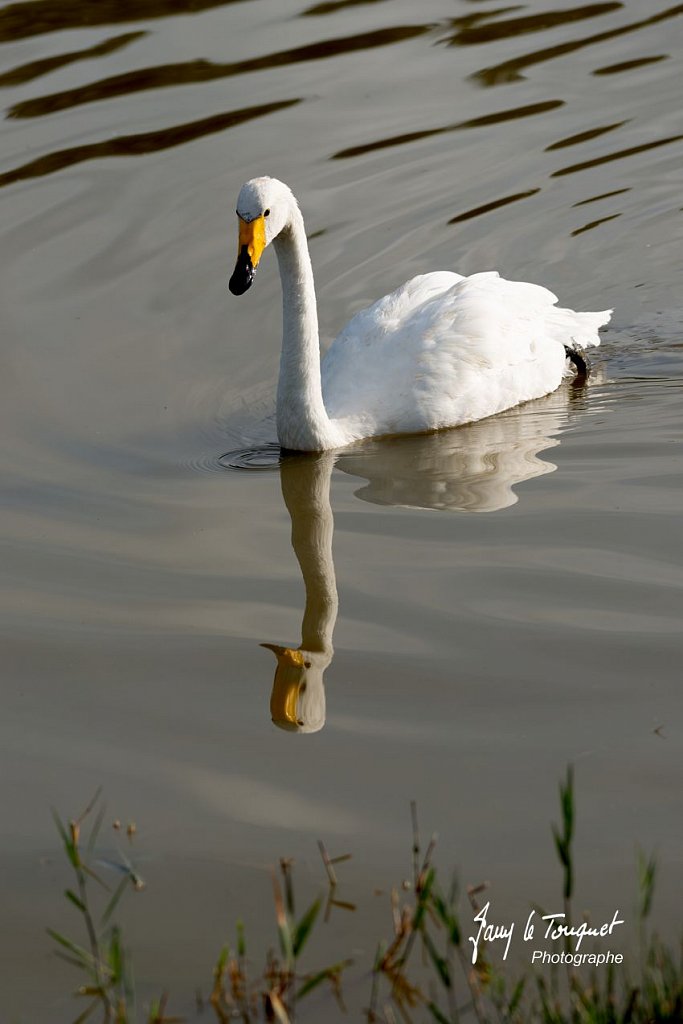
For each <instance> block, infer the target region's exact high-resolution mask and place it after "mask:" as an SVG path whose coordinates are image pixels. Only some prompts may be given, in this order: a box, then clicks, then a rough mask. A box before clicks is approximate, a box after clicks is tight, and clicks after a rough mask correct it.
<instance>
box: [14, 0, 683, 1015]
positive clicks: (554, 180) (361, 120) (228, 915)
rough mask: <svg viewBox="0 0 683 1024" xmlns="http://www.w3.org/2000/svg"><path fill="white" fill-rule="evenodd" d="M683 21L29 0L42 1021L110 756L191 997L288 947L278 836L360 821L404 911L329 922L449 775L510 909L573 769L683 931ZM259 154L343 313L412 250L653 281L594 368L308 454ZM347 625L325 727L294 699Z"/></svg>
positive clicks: (458, 6) (612, 289)
mask: <svg viewBox="0 0 683 1024" xmlns="http://www.w3.org/2000/svg"><path fill="white" fill-rule="evenodd" d="M682 27H683V5H681V4H677V5H671V4H667V2H666V0H648V2H647V3H640V2H636V0H623V2H601V3H591V4H587V5H581V4H579V3H576V2H574V3H573V4H572V3H569V2H558V0H531V2H522V3H516V4H501V3H499V2H496V0H477V2H474V0H421V2H420V3H419V4H416V3H414V2H408V0H375V2H372V0H365V2H359V0H331V2H324V3H314V2H310V3H306V2H302V0H279V2H276V0H243V2H229V0H223V2H221V0H205V2H195V3H189V2H187V3H185V2H183V3H171V2H170V0H165V2H164V0H145V2H139V0H138V2H137V3H131V2H129V0H106V2H105V0H98V3H88V2H83V3H72V4H63V3H60V2H58V0H25V2H21V3H11V4H7V5H5V6H4V7H3V8H2V9H0V62H1V63H0V88H1V89H2V102H3V107H4V111H5V120H4V122H3V124H2V149H1V153H0V210H1V213H0V232H1V234H2V250H1V252H2V273H1V275H0V310H1V312H2V356H1V359H2V374H1V375H0V393H1V402H0V415H1V417H2V439H3V445H2V454H1V456H0V458H1V470H2V504H3V515H2V545H3V566H4V572H3V576H2V585H1V588H0V602H1V603H2V612H3V617H2V665H3V683H4V685H3V697H2V715H1V717H0V740H1V749H2V754H1V757H2V761H1V762H0V794H1V800H2V803H1V805H0V806H1V807H2V816H1V818H0V900H1V904H0V905H1V906H2V928H1V929H0V963H1V964H2V968H1V971H2V973H3V974H4V975H5V979H4V980H3V981H2V983H1V984H0V993H1V994H0V1001H1V1003H2V1005H1V1006H0V1016H1V1017H2V1019H3V1020H8V1021H15V1022H19V1021H21V1022H24V1021H26V1022H28V1021H30V1022H32V1024H35V1022H38V1024H42V1022H45V1024H47V1022H50V1024H58V1022H62V1021H67V1020H70V1019H71V1018H72V1016H73V1003H72V1001H71V997H70V994H69V993H70V990H71V988H72V986H73V984H74V983H75V978H74V975H73V974H72V973H70V968H69V967H67V966H66V965H64V964H62V963H60V962H58V961H56V960H55V959H54V958H53V957H52V955H51V952H50V946H49V940H48V939H47V937H46V936H45V935H44V932H43V928H44V926H45V925H46V924H52V925H54V926H57V927H63V928H65V929H69V928H73V927H75V924H74V919H73V918H72V917H70V916H69V915H68V911H67V910H64V909H63V908H62V905H61V904H62V902H63V900H62V896H61V890H62V888H63V887H64V885H65V884H66V875H65V870H64V868H63V866H62V864H61V859H60V856H59V853H58V849H57V843H56V837H55V834H54V828H53V825H52V822H51V819H50V815H49V805H50V804H53V805H55V806H57V807H58V808H60V809H61V810H62V811H63V812H64V813H65V814H75V813H76V812H77V810H78V809H79V808H80V806H81V805H82V804H83V803H84V802H85V801H86V800H87V798H88V797H89V796H90V794H91V793H92V791H93V790H94V788H95V787H96V786H97V785H99V784H102V785H103V786H104V789H105V792H106V797H107V800H108V804H109V807H110V810H111V817H112V818H113V817H115V816H118V817H120V818H122V819H123V820H128V819H134V820H135V821H136V822H137V823H138V829H139V840H138V842H137V846H138V862H139V867H140V870H141V871H142V872H143V873H144V874H145V876H146V878H147V880H148V883H149V884H148V888H147V891H146V892H145V893H144V895H142V896H140V897H138V898H135V899H132V900H131V902H130V908H129V910H128V913H127V916H126V917H125V925H126V930H127V932H128V936H129V939H130V941H131V943H132V945H133V947H134V950H135V956H136V964H137V976H138V981H139V985H140V991H141V994H142V995H143V996H146V995H147V994H148V993H149V992H151V991H152V990H154V989H158V988H159V987H161V986H163V985H168V983H169V982H171V981H172V982H173V989H172V993H173V996H174V1000H175V1002H174V1007H175V1008H176V1009H177V1010H179V1011H184V1012H188V1013H191V1012H192V1005H193V992H194V989H195V987H196V986H198V985H199V986H202V987H204V988H205V989H206V987H207V986H208V984H209V978H210V971H209V966H210V962H211V959H212V957H213V956H214V955H215V953H216V951H217V949H218V947H219V945H220V943H221V942H222V940H223V939H224V938H225V937H226V935H228V934H229V932H230V930H231V927H232V922H233V921H234V920H235V918H237V917H238V916H240V915H242V916H243V917H244V918H245V920H246V922H247V927H248V931H249V934H250V936H251V937H252V943H253V946H254V947H256V948H258V947H259V946H260V945H261V944H263V945H265V943H266V941H270V939H271V937H272V935H273V932H272V928H271V923H270V921H271V907H270V897H269V881H268V876H267V873H266V867H267V866H268V865H269V864H271V863H273V862H274V861H275V860H276V859H277V857H278V856H280V855H285V854H289V855H293V856H294V857H295V858H296V859H297V863H298V871H299V875H300V878H301V882H302V885H303V887H304V889H306V888H308V890H310V891H315V890H316V888H317V886H318V885H319V884H320V881H321V868H320V864H319V861H318V857H317V849H316V845H315V840H316V839H317V838H318V837H322V838H324V839H325V840H326V842H327V843H328V845H329V846H330V848H331V849H333V850H334V851H335V852H345V851H346V850H351V851H353V853H354V859H353V860H352V861H351V862H350V863H349V864H348V865H346V866H345V869H344V870H345V873H344V879H345V883H344V884H345V886H346V889H345V892H346V894H347V896H348V898H353V899H355V900H357V901H358V902H359V904H362V906H363V908H364V909H362V910H359V911H358V913H357V914H356V915H355V916H354V915H351V914H346V915H344V914H343V913H340V914H339V916H338V919H337V922H336V925H335V928H334V929H332V928H331V929H328V930H327V931H325V932H324V944H325V948H326V949H327V948H328V947H329V950H331V951H334V952H336V953H337V954H338V955H346V954H347V953H348V951H349V949H354V950H355V952H356V955H357V956H358V960H359V963H360V964H361V968H360V969H359V970H360V972H361V973H360V975H359V976H360V977H361V978H362V970H363V969H365V968H366V967H367V966H368V965H369V964H370V961H371V957H372V952H373V949H374V942H375V939H376V938H377V937H379V936H380V935H382V934H387V933H388V932H389V930H390V920H389V911H388V904H387V901H386V898H384V897H375V896H373V895H372V893H373V891H374V889H375V888H376V887H377V886H384V887H386V886H387V885H389V884H390V883H391V882H393V881H396V880H398V879H400V878H401V877H403V876H404V875H405V874H406V872H407V870H408V864H409V842H410V840H409V816H408V801H409V799H410V798H415V799H417V801H418V803H419V807H420V814H421V818H422V821H423V823H424V827H425V829H427V830H431V829H432V828H438V829H439V831H440V834H441V844H440V849H441V854H440V855H441V859H442V863H443V864H444V865H449V864H452V863H455V862H457V863H458V864H459V865H460V868H461V874H462V877H463V878H464V879H465V880H466V881H471V882H478V881H480V880H482V879H488V880H490V881H491V884H492V898H493V899H494V900H495V905H496V907H497V908H498V909H499V913H500V915H501V916H502V915H506V916H507V917H515V916H516V917H518V918H521V917H522V916H524V917H526V913H527V910H528V906H529V904H530V903H531V902H532V901H538V902H540V903H543V904H544V905H551V904H553V902H555V901H556V899H557V897H558V896H559V877H558V876H559V872H558V869H557V867H556V866H555V864H554V861H553V854H552V849H551V840H550V831H549V822H550V819H551V818H552V817H553V816H554V815H555V813H556V812H555V803H556V783H557V780H558V778H559V777H560V775H561V774H563V772H564V770H565V766H566V764H567V762H569V761H571V762H573V763H574V764H575V765H576V771H577V787H578V801H579V831H578V837H577V855H578V870H579V880H580V881H579V905H580V906H581V907H586V908H588V909H590V910H591V912H592V914H593V915H594V917H595V918H596V919H599V920H602V919H603V918H602V917H601V914H603V913H605V916H606V917H611V914H612V912H613V910H614V909H615V907H617V906H618V907H619V908H620V909H621V910H622V911H623V912H624V915H625V916H626V917H627V921H629V922H630V923H629V925H628V927H629V934H628V936H625V937H624V944H625V945H626V944H628V942H629V941H630V940H631V939H632V938H633V923H632V919H633V915H632V913H631V907H632V897H633V876H634V872H633V859H634V848H635V845H636V844H641V845H642V846H644V847H645V848H647V849H650V848H653V847H656V849H657V850H658V853H659V858H660V865H661V882H660V889H659V896H658V900H657V904H656V909H655V918H656V921H657V924H658V925H659V926H660V928H662V929H663V930H664V931H665V932H666V931H667V930H668V931H672V930H674V929H675V928H676V927H677V926H678V925H679V923H680V921H679V910H680V905H681V900H680V897H681V888H680V879H681V868H682V867H683V830H682V826H681V821H682V820H683V818H682V817H681V814H680V796H681V781H682V779H681V763H682V762H681V754H682V746H683V744H682V741H681V736H682V731H681V727H682V724H683V723H682V715H681V702H680V696H679V688H680V666H681V656H682V654H683V643H682V641H681V613H682V611H683V589H682V588H683V569H682V566H681V510H682V508H683V485H682V477H681V470H682V469H683V459H682V452H681V428H682V426H683V413H682V408H681V398H682V388H681V383H682V380H683V374H682V370H683V347H682V339H683V304H681V301H680V288H681V276H682V271H683V248H682V242H683V214H682V213H681V205H682V200H681V195H682V192H681V157H682V155H683V123H682V121H681V113H680V97H681V76H680V66H681V65H680V61H681V55H682V50H683V45H682V42H681V40H682V36H681V31H682ZM261 173H268V174H273V175H276V176H278V177H280V178H283V179H284V180H285V181H287V182H288V183H290V184H291V185H292V187H293V188H294V190H295V192H296V193H297V195H298V196H299V198H300V200H301V203H302V208H303V210H304V214H305V217H306V222H307V227H308V230H309V234H310V238H311V251H312V256H313V262H314V267H315V272H316V280H317V288H318V298H319V303H320V319H321V331H322V335H323V343H324V344H327V343H328V342H329V340H330V339H331V338H332V337H334V335H335V334H336V332H337V331H338V329H339V328H340V327H341V325H342V324H343V323H344V322H345V321H346V319H347V318H348V317H349V316H350V314H351V313H353V312H354V311H356V310H357V309H359V308H361V307H363V306H364V305H367V304H368V303H369V302H370V301H372V300H373V299H375V298H376V297H377V296H379V295H382V294H384V293H385V292H386V291H388V290H390V289H392V288H394V287H395V286H396V285H398V284H399V283H401V282H402V281H404V280H405V279H406V278H408V277H409V276H411V275H412V274H415V273H418V272H422V271H425V270H432V269H438V268H453V269H456V270H458V271H460V272H463V273H470V272H474V271H477V270H486V269H491V268H496V269H498V270H500V271H501V272H503V273H505V274H506V275H507V276H509V277H512V278H520V279H526V280H532V281H538V282H539V283H542V284H545V285H547V286H548V287H550V288H551V289H553V290H554V291H555V292H557V293H558V294H559V295H560V296H561V299H562V302H563V303H564V304H567V305H573V306H575V307H577V308H580V309H581V308H583V309H603V308H605V307H610V306H613V307H614V308H615V310H616V312H615V317H614V322H613V327H612V328H610V330H609V331H608V332H607V334H606V336H605V340H604V344H603V348H602V349H601V352H600V358H599V360H598V365H597V367H596V373H595V375H594V377H593V379H592V382H591V384H590V386H589V387H587V388H585V389H583V390H581V389H579V390H577V389H575V388H570V387H564V388H562V389H561V390H560V391H559V392H557V393H556V394H555V395H552V396H550V397H548V398H547V399H545V400H543V401H540V402H538V403H535V404H532V405H530V406H528V407H525V408H523V409H519V410H514V411H512V412H509V413H507V414H504V415H502V416H500V417H498V418H496V419H494V420H491V421H489V422H485V423H480V424H477V425H475V426H473V427H471V428H465V429H462V430H460V431H453V432H449V433H444V434H442V435H438V436H432V437H426V438H405V439H402V440H397V441H391V442H386V443H381V444H380V443H369V444H366V445H363V446H360V447H359V448H358V449H357V450H354V451H352V452H347V453H345V454H344V455H343V456H341V457H340V458H339V460H338V461H337V462H336V464H335V460H334V458H331V457H324V458H322V459H306V458H303V459H297V460H294V462H291V461H290V462H289V463H287V464H285V465H284V466H283V467H282V469H281V470H280V468H279V467H278V465H277V459H276V458H274V456H273V451H272V449H268V448H264V449H262V450H261V449H258V446H261V445H267V444H269V443H272V442H273V441H274V439H275V434H274V423H273V418H272V417H273V392H274V380H275V376H276V372H277V361H278V355H279V330H280V316H281V313H280V293H279V281H278V278H277V270H276V265H275V260H274V259H272V258H269V257H268V256H267V257H266V258H265V259H264V261H263V265H262V268H261V270H260V271H259V275H258V279H257V282H256V285H255V287H254V288H253V289H252V291H251V292H250V293H249V294H248V295H247V296H246V297H245V298H244V299H242V300H239V301H238V300H237V299H234V298H233V297H232V296H230V295H229V294H228V292H227V278H228V275H229V273H230V271H231V269H232V260H233V257H234V252H235V245H236V230H235V229H236V226H235V223H234V220H235V218H234V213H233V211H234V203H235V197H236V194H237V191H238V189H239V186H240V185H241V183H242V182H243V181H244V180H246V179H247V178H249V177H252V176H254V175H255V174H261ZM241 449H247V450H248V452H251V453H252V454H251V455H249V454H247V455H244V454H243V455H241V456H239V455H238V456H234V455H233V456H229V457H228V458H227V459H226V460H223V462H221V459H220V457H221V456H222V455H223V454H224V453H226V452H234V451H236V450H241ZM255 449H257V450H258V451H260V452H261V454H254V450H255ZM230 462H233V463H238V464H240V463H241V464H247V465H252V467H253V466H254V465H256V466H257V467H258V466H260V467H261V468H262V471H261V472H256V471H251V472H249V471H241V472H238V471H234V470H232V469H230V468H229V464H230ZM332 530H334V539H333V543H332ZM292 531H293V534H294V541H295V544H294V549H293V548H292V544H291V543H290V534H291V533H292ZM306 594H308V602H307V601H306ZM302 630H303V633H302ZM311 634H317V635H320V636H323V637H324V638H325V643H326V645H327V654H325V655H324V656H319V658H318V660H317V661H316V662H315V663H314V664H313V665H312V666H311V668H310V669H307V670H306V671H307V672H308V673H309V680H308V681H309V684H310V685H309V691H308V692H309V693H310V695H311V699H310V701H309V706H308V710H307V712H306V721H305V722H304V727H305V730H306V729H308V728H309V727H310V729H313V728H315V729H316V730H317V731H314V732H309V734H307V735H302V734H297V733H296V732H293V731H283V730H279V729H277V728H275V727H274V725H273V724H272V722H271V710H270V702H271V690H273V701H274V705H275V706H276V708H277V707H278V706H279V705H278V701H280V702H282V700H283V693H286V687H287V685H288V679H289V677H288V676H287V672H290V673H291V672H292V671H294V669H295V668H296V666H293V665H292V664H290V663H288V662H287V657H286V655H285V654H284V653H283V652H284V649H285V648H296V647H297V646H298V645H299V643H301V642H302V637H303V641H304V646H305V645H306V637H307V636H310V635H311ZM264 643H265V644H271V645H273V646H274V647H275V648H276V651H275V656H274V653H273V652H272V651H271V650H268V649H264V647H263V646H261V645H262V644H264ZM332 647H333V649H334V650H333V653H332ZM278 655H279V657H278ZM276 668H277V674H276ZM290 682H291V679H290ZM278 687H279V689H278ZM283 687H284V689H283ZM278 694H279V695H278ZM321 726H322V728H321ZM655 730H658V731H655ZM108 841H109V840H107V842H108ZM333 955H334V953H333ZM366 988H367V986H365V983H364V982H362V981H361V982H358V983H357V991H356V989H354V988H352V990H351V1004H352V1005H354V1006H362V1005H363V1003H364V1000H365V999H366V997H367V991H366ZM326 1012H327V1011H326Z"/></svg>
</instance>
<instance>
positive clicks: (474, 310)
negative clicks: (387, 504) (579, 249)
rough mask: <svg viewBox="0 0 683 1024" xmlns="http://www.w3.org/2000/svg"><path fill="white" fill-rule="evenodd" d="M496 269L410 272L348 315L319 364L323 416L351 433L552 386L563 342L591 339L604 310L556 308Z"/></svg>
mask: <svg viewBox="0 0 683 1024" xmlns="http://www.w3.org/2000/svg"><path fill="white" fill-rule="evenodd" d="M556 302H557V297H556V296H555V295H553V293H552V292H550V291H548V290H547V289H546V288H543V287H541V286H539V285H534V284H527V283H525V282H520V281H507V280H505V279H504V278H501V277H500V276H499V275H498V274H497V273H496V272H495V271H490V272H485V273H481V274H473V275H471V276H470V277H461V276H459V275H457V274H451V273H448V272H442V273H436V274H426V275H423V276H421V277H416V278H413V279H412V280H411V281H408V282H407V283H406V284H405V285H403V287H402V288H399V289H397V291H395V292H392V293H391V294H390V295H387V296H385V297H384V298H383V299H380V300H379V302H377V303H375V304H374V306H371V307H370V308H369V309H366V310H363V311H362V312H360V313H358V314H357V315H356V316H354V317H353V318H352V320H350V321H349V323H348V324H347V325H346V327H345V328H344V330H343V331H342V332H341V334H340V335H339V336H338V337H337V338H336V339H335V341H334V342H333V344H332V346H331V348H330V349H329V351H328V353H327V355H326V357H325V359H324V361H323V367H322V384H323V397H324V401H325V406H326V408H327V410H328V414H329V415H330V416H331V417H332V418H333V419H334V420H336V421H339V422H340V426H341V427H342V429H343V430H344V432H345V434H347V435H348V436H349V437H350V438H353V437H367V436H371V435H372V434H375V435H377V434H386V433H403V432H412V431H422V430H434V429H439V428H441V427H447V426H456V425H458V424H460V423H468V422H471V421H473V420H477V419H483V418H484V417H486V416H491V415H493V414H494V413H497V412H500V411H502V410H503V409H508V408H511V407H512V406H515V405H518V404H519V403H520V402H525V401H528V400H529V399H532V398H539V397H541V396H542V395H545V394H548V393H549V392H551V391H554V390H555V388H557V387H558V385H559V384H560V382H561V380H562V376H563V374H564V372H565V367H566V353H565V345H567V346H570V347H578V348H586V347H590V346H594V345H598V344H599V338H598V334H597V330H598V327H600V326H601V325H602V324H604V323H606V322H607V321H608V320H609V312H607V311H606V312H602V313H575V312H574V311H573V310H567V309H559V308H558V307H557V306H556V305H555V304H556Z"/></svg>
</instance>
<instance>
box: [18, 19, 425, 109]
mask: <svg viewBox="0 0 683 1024" xmlns="http://www.w3.org/2000/svg"><path fill="white" fill-rule="evenodd" d="M431 28H432V26H431V25H399V26H397V27H395V28H383V29H378V30H377V31H376V32H362V33H360V34H359V35H354V36H344V37H343V38H341V39H324V40H321V41H320V42H318V43H309V44H307V45H306V46H296V47H294V48H293V49H291V50H278V51H277V52H275V53H268V54H265V55H264V56H262V57H250V58H249V59H247V60H239V61H235V62H233V63H230V64H216V63H214V62H213V61H210V60H191V61H183V62H181V63H178V64H163V65H161V66H159V67H150V68H138V69H137V70H135V71H126V72H125V73H123V74H121V75H113V76H112V77H111V78H101V79H100V80H99V81H97V82H91V83H90V84H89V85H81V86H77V87H76V88H75V89H65V90H64V91H63V92H54V93H51V94H49V95H47V96H37V97H35V98H34V99H30V100H24V101H23V102H21V103H16V104H15V105H14V106H13V107H10V109H9V110H8V112H7V116H8V117H16V118H24V117H43V116H45V115H48V114H54V113H56V112H57V111H58V110H70V109H71V108H73V107H80V106H83V105H85V104H86V103H96V102H98V101H99V100H111V99H115V98H116V97H119V96H127V95H129V94H130V93H136V94H137V93H140V92H146V91H147V90H150V89H168V88H170V87H173V86H180V85H198V84H200V83H204V82H214V81H216V80H217V79H221V78H231V77H232V76H233V75H245V74H249V73H251V72H254V71H266V70H271V69H272V68H280V67H286V66H288V65H291V64H302V63H304V62H306V61H312V60H323V59H326V58H328V57H336V56H339V55H341V54H346V53H356V52H358V51H360V50H372V49H374V48H376V47H380V46H389V45H390V44H392V43H402V42H405V41H406V40H408V39H414V38H415V37H416V36H420V35H424V33H425V32H428V31H430V29H431Z"/></svg>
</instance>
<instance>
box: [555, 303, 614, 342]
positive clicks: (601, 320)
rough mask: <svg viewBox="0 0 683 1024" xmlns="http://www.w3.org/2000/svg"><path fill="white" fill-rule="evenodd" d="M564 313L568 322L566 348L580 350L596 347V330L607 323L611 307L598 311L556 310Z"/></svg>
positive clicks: (610, 314) (597, 339)
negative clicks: (575, 311)
mask: <svg viewBox="0 0 683 1024" xmlns="http://www.w3.org/2000/svg"><path fill="white" fill-rule="evenodd" d="M558 312H563V313H566V314H567V316H568V318H570V322H569V323H568V324H567V327H568V331H567V334H568V337H567V340H566V342H565V345H566V347H567V348H570V349H572V350H573V351H574V352H581V351H582V350H583V349H586V348H597V346H598V345H599V344H600V337H599V335H598V331H599V329H600V328H601V327H604V326H605V324H608V323H609V321H610V317H611V316H612V310H611V309H603V310H601V312H599V313H574V312H573V311H571V310H561V311H560V310H558Z"/></svg>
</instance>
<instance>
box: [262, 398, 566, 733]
mask: <svg viewBox="0 0 683 1024" xmlns="http://www.w3.org/2000/svg"><path fill="white" fill-rule="evenodd" d="M582 402H583V394H582V389H577V388H572V387H571V385H567V386H565V387H562V388H560V389H559V390H558V391H556V392H554V393H553V394H552V395H548V396H546V397H545V398H542V399H539V400H537V401H535V402H534V403H533V404H532V405H528V406H525V407H518V408H516V409H511V410H509V411H508V412H506V413H502V414H501V415H498V416H495V417H492V418H491V419H488V420H480V421H479V422H478V423H473V424H471V425H469V426H463V427H458V428H456V429H453V430H448V431H443V432H441V433H438V434H429V435H421V436H414V437H401V438H396V439H393V438H388V439H385V440H383V441H375V442H367V443H365V444H363V445H362V446H359V447H355V448H353V449H351V450H347V451H345V452H342V453H335V452H322V453H320V454H311V455H303V454H301V455H299V454H297V455H291V456H285V457H284V458H283V459H282V462H281V464H280V481H281V486H282V496H283V498H284V501H285V505H286V506H287V510H288V512H289V514H290V516H291V520H292V547H293V548H294V553H295V555H296V558H297V561H298V562H299V566H300V568H301V574H302V576H303V580H304V586H305V588H306V606H305V609H304V615H303V621H302V624H301V644H300V646H299V647H296V648H295V647H286V646H282V645H279V644H273V643H266V644H263V645H262V646H263V647H267V648H268V649H269V650H271V651H273V653H274V654H275V656H276V659H277V665H276V668H275V679H274V681H273V689H272V693H271V698H270V713H271V716H272V719H273V722H274V723H275V725H277V726H279V727H280V728H282V729H287V730H289V731H291V732H317V731H318V730H319V729H322V727H323V726H324V724H325V686H324V681H323V676H324V673H325V670H326V668H327V667H328V666H329V664H330V662H331V661H332V658H333V655H334V648H333V645H332V639H333V631H334V626H335V623H336V620H337V611H338V607H339V602H338V597H337V585H336V579H335V572H334V561H333V557H332V535H333V532H334V517H333V514H332V506H331V504H330V482H331V477H332V470H333V468H334V466H335V465H336V466H337V468H338V469H341V470H343V471H344V472H346V473H349V474H351V475H354V476H359V477H362V478H364V479H365V480H366V481H367V483H366V484H365V485H364V486H363V487H361V488H360V489H359V490H358V491H356V494H357V496H358V497H360V498H362V499H363V500H365V501H370V502H374V503H376V504H382V505H402V506H409V507H413V508H424V509H435V510H436V509H439V510H447V511H461V512H493V511H496V510H498V509H503V508H507V507H508V506H510V505H513V504H514V503H515V502H516V501H517V500H518V499H517V495H516V494H515V492H514V490H513V488H514V487H515V486H516V485H517V484H521V483H523V482H524V481H526V480H532V479H533V478H534V477H538V476H541V475H543V474H545V473H552V472H553V470H555V469H556V468H557V467H556V466H555V465H554V464H553V463H552V462H548V461H546V460H541V459H540V458H539V455H540V453H541V452H545V451H547V450H548V449H550V448H554V447H556V446H557V445H559V443H560V441H559V438H558V437H557V434H559V433H561V432H562V430H564V429H565V428H566V426H567V425H568V422H569V418H570V415H571V413H572V411H573V410H574V409H575V408H576V406H577V405H578V404H581V403H582Z"/></svg>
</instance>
